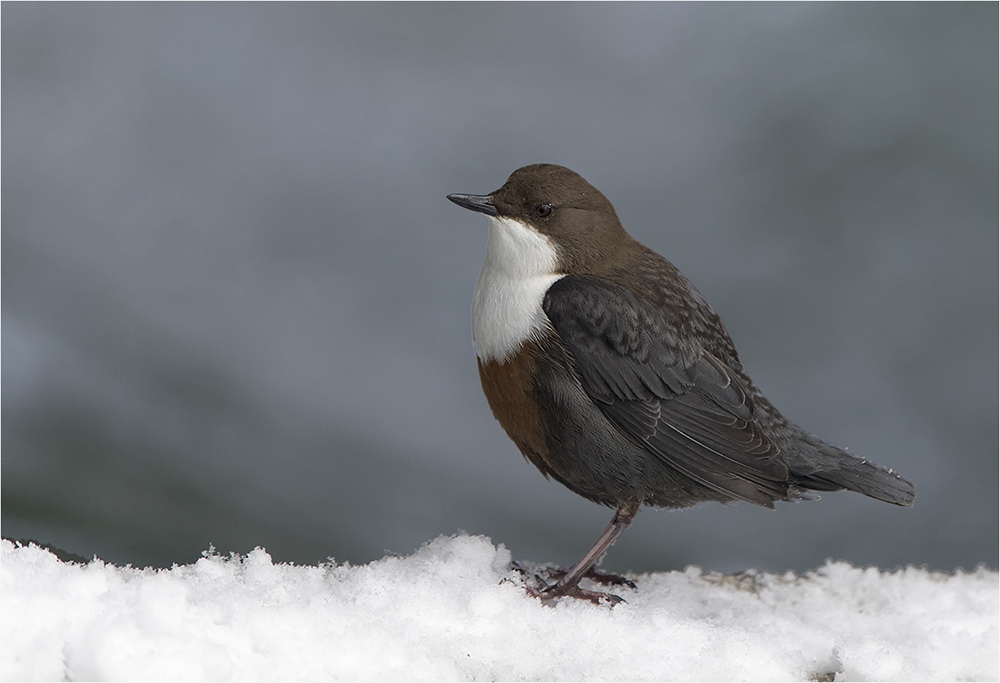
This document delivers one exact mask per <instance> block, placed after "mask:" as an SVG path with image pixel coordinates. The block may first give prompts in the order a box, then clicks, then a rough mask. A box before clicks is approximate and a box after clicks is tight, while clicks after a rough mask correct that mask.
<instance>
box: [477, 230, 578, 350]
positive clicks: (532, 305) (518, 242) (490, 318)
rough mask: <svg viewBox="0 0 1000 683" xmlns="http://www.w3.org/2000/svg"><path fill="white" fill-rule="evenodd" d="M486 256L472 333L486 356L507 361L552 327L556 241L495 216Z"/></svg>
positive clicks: (487, 243) (556, 261)
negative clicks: (547, 306) (549, 295)
mask: <svg viewBox="0 0 1000 683" xmlns="http://www.w3.org/2000/svg"><path fill="white" fill-rule="evenodd" d="M489 219H490V236H489V239H488V240H487V242H486V259H485V260H484V261H483V269H482V270H481V271H480V272H479V280H478V281H477V282H476V293H475V296H473V298H472V339H473V341H475V343H476V355H477V356H479V358H480V359H482V360H484V361H490V360H495V361H501V362H502V361H505V360H507V359H508V358H510V357H511V356H512V355H513V354H514V353H516V352H517V351H518V349H519V348H520V347H521V344H523V343H524V342H525V341H528V340H530V339H534V338H537V337H538V336H540V335H541V334H542V333H544V332H545V331H546V329H548V327H549V320H548V318H547V317H545V312H544V311H543V310H542V299H543V298H544V297H545V292H546V291H547V290H548V288H549V287H551V286H552V283H553V282H555V281H556V280H558V279H559V278H561V277H562V275H561V274H557V273H556V264H557V263H558V258H557V256H556V250H555V246H554V245H553V244H552V241H551V240H550V239H549V238H548V237H546V236H545V235H543V234H541V233H539V232H538V231H536V230H534V229H532V228H530V227H528V226H527V225H525V224H523V223H520V222H518V221H516V220H513V219H511V218H501V217H497V216H490V217H489Z"/></svg>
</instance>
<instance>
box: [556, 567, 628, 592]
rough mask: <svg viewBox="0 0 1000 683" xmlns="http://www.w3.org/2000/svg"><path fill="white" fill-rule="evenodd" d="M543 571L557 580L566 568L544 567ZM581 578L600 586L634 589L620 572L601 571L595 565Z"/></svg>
mask: <svg viewBox="0 0 1000 683" xmlns="http://www.w3.org/2000/svg"><path fill="white" fill-rule="evenodd" d="M545 573H546V574H548V575H549V578H550V579H555V580H556V581H558V580H559V579H561V578H562V577H564V576H566V574H567V573H568V570H567V569H563V568H562V567H546V568H545ZM583 578H585V579H590V580H591V581H593V582H594V583H599V584H601V585H602V586H628V587H629V588H631V589H632V590H635V584H634V583H633V582H632V581H630V580H629V579H626V578H625V577H624V576H622V575H621V574H612V573H611V572H602V571H601V570H600V569H598V568H597V567H591V568H590V569H588V570H587V573H586V574H584V575H583Z"/></svg>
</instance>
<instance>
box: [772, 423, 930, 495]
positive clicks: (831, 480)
mask: <svg viewBox="0 0 1000 683" xmlns="http://www.w3.org/2000/svg"><path fill="white" fill-rule="evenodd" d="M798 431H800V434H799V439H797V440H796V442H795V443H794V445H792V446H791V449H790V450H791V451H792V452H791V453H789V452H788V451H785V452H784V453H782V455H785V461H786V463H787V464H788V470H789V475H790V479H791V481H792V483H793V484H794V485H795V486H798V487H800V488H803V489H811V490H814V491H837V490H840V489H848V490H850V491H857V492H858V493H863V494H864V495H866V496H869V497H871V498H875V499H877V500H882V501H885V502H886V503H892V504H893V505H902V506H904V507H910V506H912V505H913V499H914V497H915V495H916V493H915V491H914V487H913V484H912V483H911V482H909V481H907V480H906V479H904V478H903V477H901V476H899V475H898V474H896V473H895V472H893V471H892V470H891V469H888V468H886V467H882V466H881V465H876V464H875V463H873V462H868V461H867V460H864V459H863V458H859V457H857V456H855V455H851V454H850V453H848V452H847V451H844V450H841V449H840V448H837V447H835V446H831V445H830V444H828V443H825V442H824V441H822V440H820V439H819V438H817V437H815V436H813V435H812V434H809V433H808V432H806V431H805V430H798ZM782 450H784V449H782Z"/></svg>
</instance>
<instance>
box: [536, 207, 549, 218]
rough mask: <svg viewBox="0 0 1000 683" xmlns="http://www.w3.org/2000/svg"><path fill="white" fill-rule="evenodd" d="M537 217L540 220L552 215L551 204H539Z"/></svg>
mask: <svg viewBox="0 0 1000 683" xmlns="http://www.w3.org/2000/svg"><path fill="white" fill-rule="evenodd" d="M535 215H537V216H538V217H539V218H548V217H549V216H551V215H552V205H551V204H539V205H538V206H536V207H535Z"/></svg>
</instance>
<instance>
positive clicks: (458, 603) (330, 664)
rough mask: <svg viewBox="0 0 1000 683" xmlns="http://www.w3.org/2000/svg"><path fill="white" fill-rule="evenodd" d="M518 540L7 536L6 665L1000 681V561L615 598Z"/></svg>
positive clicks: (186, 674)
mask: <svg viewBox="0 0 1000 683" xmlns="http://www.w3.org/2000/svg"><path fill="white" fill-rule="evenodd" d="M510 559H511V558H510V553H509V552H508V551H507V550H506V549H505V548H504V547H503V546H502V545H501V546H499V547H494V545H493V544H492V543H491V542H490V540H489V539H487V538H483V537H479V536H466V535H459V536H454V537H441V538H438V539H435V540H433V541H431V542H429V543H427V544H426V545H425V546H424V547H422V548H421V549H420V550H418V551H417V552H416V553H414V554H413V555H410V556H407V557H393V556H389V557H385V558H383V559H381V560H378V561H375V562H372V563H370V564H367V565H363V566H350V565H346V564H345V565H337V564H334V563H330V564H328V565H321V566H297V565H287V564H277V565H276V564H273V563H272V561H271V557H270V556H269V555H268V554H267V552H265V551H264V550H262V549H259V548H258V549H256V550H254V551H253V552H251V553H249V554H248V555H246V556H239V555H230V556H228V557H226V556H221V555H218V554H215V553H214V552H208V553H206V554H205V556H204V557H203V558H202V559H200V560H198V561H197V562H195V563H194V564H191V565H185V566H174V567H173V568H171V569H161V570H154V569H135V568H132V567H117V566H114V565H110V564H106V563H104V562H102V561H100V560H96V559H95V560H94V561H92V562H90V563H89V564H86V565H80V564H72V563H64V562H61V561H60V560H59V559H58V558H56V557H55V556H54V555H53V554H52V553H50V552H48V551H47V550H45V549H42V548H39V547H36V546H34V545H29V546H24V547H23V546H20V545H16V544H14V543H11V542H9V541H3V544H2V555H0V678H2V679H3V680H62V679H68V680H104V679H110V680H123V679H133V680H149V679H156V680H168V681H173V680H184V681H188V680H231V679H239V680H265V679H270V680H316V679H328V680H343V679H354V680H357V679H365V680H375V679H377V680H384V679H398V680H426V679H447V680H476V679H489V680H514V679H522V680H540V679H542V680H692V681H696V680H776V681H777V680H834V677H835V680H946V679H947V680H997V678H998V676H1000V664H998V660H1000V647H998V642H1000V632H998V600H1000V594H998V575H997V572H995V571H991V570H988V569H986V568H984V567H980V568H978V569H976V570H975V571H972V572H962V571H957V572H955V573H954V574H942V573H933V572H928V571H926V570H923V569H916V568H907V569H902V570H899V571H895V572H880V571H878V570H877V569H873V568H869V569H860V568H856V567H852V566H851V565H849V564H846V563H842V562H828V563H827V564H826V565H824V566H823V567H820V568H819V569H817V570H816V571H813V572H808V573H806V574H805V575H803V576H795V575H793V574H791V573H789V574H786V575H782V576H778V575H773V574H764V573H756V572H746V573H743V574H739V575H735V576H729V575H723V574H719V573H705V572H702V571H701V570H700V569H698V568H695V567H689V568H688V569H687V570H685V571H683V572H664V573H655V574H643V575H637V576H633V577H632V578H633V579H634V580H635V582H636V584H637V589H636V590H631V589H628V588H623V589H621V590H618V591H616V592H617V593H618V594H619V595H621V596H622V597H623V598H625V599H626V600H627V603H624V604H619V605H617V606H615V607H614V608H610V607H608V606H606V605H593V604H590V603H587V602H581V601H575V600H571V601H565V600H564V601H562V602H559V603H558V604H556V605H554V606H543V605H541V604H540V603H539V602H538V601H537V600H535V599H532V598H530V597H528V596H527V595H526V594H525V592H524V588H523V582H524V577H523V576H522V575H520V574H518V573H517V572H515V571H512V570H511V569H510V566H509V563H510Z"/></svg>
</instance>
